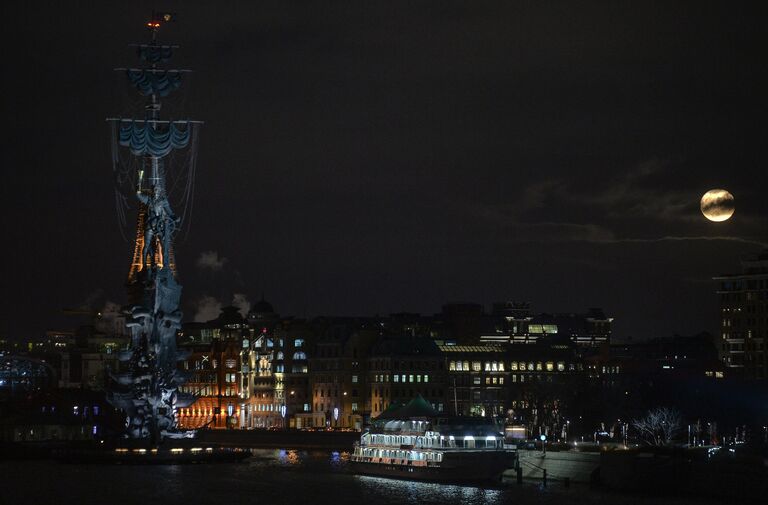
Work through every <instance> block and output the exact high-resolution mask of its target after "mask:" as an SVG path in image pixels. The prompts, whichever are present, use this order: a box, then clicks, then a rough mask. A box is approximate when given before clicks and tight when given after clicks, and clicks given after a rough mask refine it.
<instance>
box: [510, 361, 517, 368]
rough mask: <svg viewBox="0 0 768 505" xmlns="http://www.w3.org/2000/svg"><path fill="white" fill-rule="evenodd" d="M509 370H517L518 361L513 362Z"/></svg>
mask: <svg viewBox="0 0 768 505" xmlns="http://www.w3.org/2000/svg"><path fill="white" fill-rule="evenodd" d="M509 369H510V370H517V361H513V362H512V363H510V365H509Z"/></svg>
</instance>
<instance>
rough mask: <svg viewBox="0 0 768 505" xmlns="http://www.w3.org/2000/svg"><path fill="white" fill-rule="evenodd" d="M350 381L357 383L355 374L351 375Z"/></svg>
mask: <svg viewBox="0 0 768 505" xmlns="http://www.w3.org/2000/svg"><path fill="white" fill-rule="evenodd" d="M352 382H354V383H357V375H353V376H352Z"/></svg>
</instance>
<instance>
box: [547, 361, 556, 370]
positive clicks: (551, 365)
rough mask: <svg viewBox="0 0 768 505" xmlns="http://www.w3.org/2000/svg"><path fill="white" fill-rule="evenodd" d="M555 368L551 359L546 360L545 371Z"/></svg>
mask: <svg viewBox="0 0 768 505" xmlns="http://www.w3.org/2000/svg"><path fill="white" fill-rule="evenodd" d="M554 370H555V364H554V363H552V362H551V361H547V372H553V371H554Z"/></svg>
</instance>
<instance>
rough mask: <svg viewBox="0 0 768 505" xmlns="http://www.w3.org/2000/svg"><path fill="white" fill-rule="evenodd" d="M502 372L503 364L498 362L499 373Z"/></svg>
mask: <svg viewBox="0 0 768 505" xmlns="http://www.w3.org/2000/svg"><path fill="white" fill-rule="evenodd" d="M503 371H504V362H503V361H499V372H503Z"/></svg>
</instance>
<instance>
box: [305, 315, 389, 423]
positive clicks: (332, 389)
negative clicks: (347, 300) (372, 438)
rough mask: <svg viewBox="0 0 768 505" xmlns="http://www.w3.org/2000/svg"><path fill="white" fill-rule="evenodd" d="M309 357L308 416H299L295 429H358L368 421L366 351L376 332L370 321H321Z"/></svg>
mask: <svg viewBox="0 0 768 505" xmlns="http://www.w3.org/2000/svg"><path fill="white" fill-rule="evenodd" d="M315 331H316V332H317V333H318V337H317V340H316V341H315V346H314V353H313V354H312V356H311V357H310V375H309V393H310V400H311V402H310V404H309V406H310V408H311V413H305V414H302V415H300V416H299V419H300V421H298V423H299V424H300V425H297V427H333V428H353V429H361V428H362V427H363V425H364V423H365V422H366V421H367V420H368V418H369V417H370V411H369V408H368V406H367V402H366V400H367V397H366V390H367V384H368V377H367V376H366V370H367V368H368V367H367V362H366V357H367V356H368V351H369V349H370V347H371V345H372V344H373V342H375V340H376V339H377V338H378V335H379V329H378V328H377V326H376V325H375V324H372V323H371V322H370V321H359V320H353V319H346V318H338V319H334V320H321V321H318V322H317V323H316V325H315Z"/></svg>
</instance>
